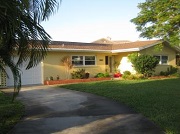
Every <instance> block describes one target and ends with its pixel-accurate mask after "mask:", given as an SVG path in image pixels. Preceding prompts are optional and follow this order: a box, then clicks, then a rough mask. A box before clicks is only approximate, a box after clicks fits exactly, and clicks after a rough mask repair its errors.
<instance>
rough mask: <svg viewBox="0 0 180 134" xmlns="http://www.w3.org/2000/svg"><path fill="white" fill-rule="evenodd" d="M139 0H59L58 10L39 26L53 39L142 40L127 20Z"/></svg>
mask: <svg viewBox="0 0 180 134" xmlns="http://www.w3.org/2000/svg"><path fill="white" fill-rule="evenodd" d="M142 2H145V0H62V3H61V5H60V7H59V10H58V12H57V13H56V14H54V15H53V16H51V17H50V19H49V20H48V21H46V22H43V23H42V26H43V27H44V29H45V30H46V31H47V32H48V33H49V34H50V35H51V37H52V40H56V41H74V42H92V41H95V40H97V39H100V38H107V37H110V38H111V39H112V40H131V41H136V40H144V39H142V38H139V33H138V32H136V29H135V25H134V24H133V23H131V22H130V20H131V19H132V18H134V17H136V16H137V14H138V12H139V9H138V8H137V5H138V3H142Z"/></svg>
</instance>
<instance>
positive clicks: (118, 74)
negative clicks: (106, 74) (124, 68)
mask: <svg viewBox="0 0 180 134" xmlns="http://www.w3.org/2000/svg"><path fill="white" fill-rule="evenodd" d="M119 77H122V74H121V73H120V72H116V73H114V78H119Z"/></svg>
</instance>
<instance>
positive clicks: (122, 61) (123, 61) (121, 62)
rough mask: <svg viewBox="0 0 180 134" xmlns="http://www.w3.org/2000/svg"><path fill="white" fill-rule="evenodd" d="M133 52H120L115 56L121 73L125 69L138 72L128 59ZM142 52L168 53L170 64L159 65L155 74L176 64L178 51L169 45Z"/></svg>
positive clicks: (153, 53)
mask: <svg viewBox="0 0 180 134" xmlns="http://www.w3.org/2000/svg"><path fill="white" fill-rule="evenodd" d="M130 53H133V52H125V53H119V55H116V56H115V61H116V62H117V63H118V70H120V72H121V73H123V72H124V71H130V72H131V73H136V72H135V70H134V69H133V67H132V64H131V63H130V62H129V61H128V58H127V56H128V54H130ZM139 53H140V54H149V55H166V56H168V64H167V65H158V66H157V67H156V69H155V74H159V73H160V72H161V71H167V68H168V67H170V65H172V66H176V58H175V57H176V52H175V51H174V50H173V49H172V48H170V47H169V46H164V47H163V49H162V51H155V49H154V47H150V48H147V49H144V50H142V51H140V52H139Z"/></svg>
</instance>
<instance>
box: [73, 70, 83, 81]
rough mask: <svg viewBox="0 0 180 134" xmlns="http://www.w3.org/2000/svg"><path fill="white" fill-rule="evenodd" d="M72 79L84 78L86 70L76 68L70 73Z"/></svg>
mask: <svg viewBox="0 0 180 134" xmlns="http://www.w3.org/2000/svg"><path fill="white" fill-rule="evenodd" d="M71 76H72V79H85V78H86V71H85V69H78V70H76V71H73V72H72V73H71Z"/></svg>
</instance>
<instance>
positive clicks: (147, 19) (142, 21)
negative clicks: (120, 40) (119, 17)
mask: <svg viewBox="0 0 180 134" xmlns="http://www.w3.org/2000/svg"><path fill="white" fill-rule="evenodd" d="M138 8H139V9H140V13H139V14H138V16H137V17H136V18H133V19H132V20H131V22H133V23H134V24H135V25H136V29H137V31H139V32H141V34H140V36H141V37H146V38H148V39H152V38H160V39H163V40H164V41H167V42H169V43H170V44H171V45H179V44H180V34H179V33H180V25H179V24H180V13H179V10H180V2H179V0H147V1H146V2H144V3H139V4H138Z"/></svg>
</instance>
